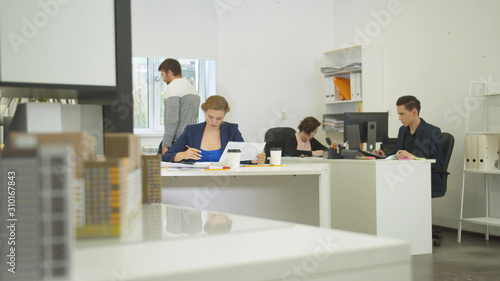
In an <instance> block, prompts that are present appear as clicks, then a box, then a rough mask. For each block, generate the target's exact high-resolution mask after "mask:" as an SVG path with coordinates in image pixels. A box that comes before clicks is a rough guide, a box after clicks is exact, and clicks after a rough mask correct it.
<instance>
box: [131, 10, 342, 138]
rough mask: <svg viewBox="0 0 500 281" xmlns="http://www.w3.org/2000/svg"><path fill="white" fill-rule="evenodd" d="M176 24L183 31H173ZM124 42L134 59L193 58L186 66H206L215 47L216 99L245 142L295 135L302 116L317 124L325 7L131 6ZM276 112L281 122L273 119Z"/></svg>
mask: <svg viewBox="0 0 500 281" xmlns="http://www.w3.org/2000/svg"><path fill="white" fill-rule="evenodd" d="M214 3H216V4H217V5H215V6H214ZM195 8H196V9H195ZM193 9H194V11H191V10H193ZM179 22H190V25H189V26H187V27H186V26H184V27H182V26H179V25H175V24H173V23H179ZM214 28H216V31H215V32H214ZM198 29H200V30H202V31H203V32H201V33H208V34H210V36H209V38H207V37H206V36H202V37H200V38H196V36H197V34H198V35H199V34H201V33H200V32H199V30H198ZM132 40H133V50H132V52H133V55H134V56H157V57H169V56H171V57H182V56H184V57H185V56H187V55H188V54H189V53H195V54H196V56H192V57H193V58H211V55H210V52H211V51H212V50H213V48H214V46H216V60H217V62H216V64H217V71H216V72H217V75H216V77H217V93H218V94H220V95H223V96H224V97H225V98H226V99H227V100H228V102H229V105H230V106H231V112H229V113H228V115H227V116H226V120H227V121H229V122H235V123H238V124H239V125H240V130H241V131H242V134H243V137H244V138H245V140H247V141H263V140H264V133H265V131H266V130H267V129H268V128H270V127H277V126H290V127H293V128H296V127H297V126H298V123H299V122H300V120H301V119H302V118H304V117H306V116H309V115H312V116H315V117H316V118H318V119H319V120H321V116H322V113H323V104H322V103H323V99H322V92H323V88H322V87H323V80H322V76H321V73H320V70H319V69H320V67H321V66H323V63H322V61H323V53H324V52H325V51H330V50H333V0H315V1H314V4H312V3H311V2H309V1H303V0H287V1H269V0H252V1H243V0H242V1H229V0H220V1H212V0H191V1H185V0H183V1H182V3H181V1H180V0H168V1H166V0H133V1H132ZM182 46H185V47H184V48H183V47H182ZM183 50H189V51H185V52H184V53H182V52H183ZM282 111H285V112H286V115H287V119H286V120H280V119H279V117H280V112H282ZM323 136H324V133H323V132H321V131H320V132H319V133H318V136H317V138H318V139H320V140H323V139H324V137H323ZM159 141H160V138H158V137H157V138H145V137H144V138H142V145H143V146H157V144H158V143H159Z"/></svg>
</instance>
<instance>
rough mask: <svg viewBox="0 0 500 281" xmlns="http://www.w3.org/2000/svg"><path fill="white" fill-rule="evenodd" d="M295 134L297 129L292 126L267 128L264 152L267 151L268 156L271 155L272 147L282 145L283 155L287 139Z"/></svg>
mask: <svg viewBox="0 0 500 281" xmlns="http://www.w3.org/2000/svg"><path fill="white" fill-rule="evenodd" d="M294 134H295V130H294V129H292V128H290V127H275V128H271V129H269V130H267V131H266V134H265V135H264V141H265V142H266V146H264V152H265V153H266V158H267V157H269V156H270V152H269V149H270V148H271V147H281V156H283V151H284V150H285V143H286V139H287V138H288V137H289V136H291V135H294ZM266 163H267V160H266Z"/></svg>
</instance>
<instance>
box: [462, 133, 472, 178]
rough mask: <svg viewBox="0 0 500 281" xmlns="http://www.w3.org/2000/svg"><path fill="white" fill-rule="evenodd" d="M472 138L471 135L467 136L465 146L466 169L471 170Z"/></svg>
mask: <svg viewBox="0 0 500 281" xmlns="http://www.w3.org/2000/svg"><path fill="white" fill-rule="evenodd" d="M472 137H473V136H471V135H466V136H465V141H464V146H465V159H464V161H465V169H466V170H470V169H471V167H472V154H471V153H472V151H471V150H472Z"/></svg>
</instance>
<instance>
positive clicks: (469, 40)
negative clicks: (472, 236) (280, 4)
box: [333, 0, 500, 235]
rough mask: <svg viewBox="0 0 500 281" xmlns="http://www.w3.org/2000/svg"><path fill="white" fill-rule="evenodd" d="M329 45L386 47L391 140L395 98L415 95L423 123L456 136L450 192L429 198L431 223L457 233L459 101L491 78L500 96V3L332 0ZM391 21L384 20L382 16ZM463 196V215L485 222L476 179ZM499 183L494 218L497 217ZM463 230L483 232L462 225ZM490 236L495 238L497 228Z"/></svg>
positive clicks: (460, 160) (461, 107)
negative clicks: (471, 84) (474, 83)
mask: <svg viewBox="0 0 500 281" xmlns="http://www.w3.org/2000/svg"><path fill="white" fill-rule="evenodd" d="M334 2H335V4H334V7H335V12H334V27H335V28H334V33H333V34H334V40H335V47H336V48H340V47H343V46H345V45H357V44H360V43H361V44H375V43H376V44H382V45H383V48H384V89H385V93H384V95H385V96H384V101H385V107H386V109H389V110H390V113H391V115H390V119H391V121H390V135H392V136H393V137H395V136H396V135H397V128H398V127H399V126H400V122H399V121H398V120H397V115H396V112H395V109H396V106H395V102H396V99H397V98H398V97H399V96H402V95H407V94H410V95H415V96H417V97H418V98H419V100H420V101H421V103H422V111H421V117H422V118H424V119H425V120H426V121H427V122H430V123H432V124H434V125H437V126H439V127H441V129H442V131H444V132H450V133H451V134H453V135H454V136H455V141H456V143H455V149H454V152H453V156H452V158H451V163H450V167H449V170H450V172H451V175H450V177H449V182H448V193H447V194H446V196H445V197H443V198H440V199H433V220H434V223H436V224H440V225H444V226H447V227H453V228H457V227H458V217H459V212H460V209H459V206H460V192H461V186H462V171H463V156H464V153H463V151H464V146H463V140H464V135H465V124H466V123H465V119H464V117H463V116H464V115H463V112H464V103H465V102H466V97H467V95H468V92H469V82H470V81H471V80H487V81H488V80H489V82H490V86H492V88H494V89H492V90H494V91H497V92H498V91H500V63H499V62H500V52H499V50H500V33H498V26H500V18H499V17H498V11H499V10H500V2H498V1H495V0H480V1H453V0H441V1H431V0H425V1H424V0H422V1H411V0H404V1H403V0H401V1H397V0H394V1H393V0H376V1H374V0H359V1H345V0H335V1H334ZM388 15H390V17H389V16H388ZM473 182H474V183H476V184H475V188H471V189H470V191H468V192H467V193H466V196H467V198H468V201H466V210H467V212H466V213H465V214H466V215H467V216H483V215H484V212H483V210H484V209H483V206H484V202H483V200H482V198H483V197H482V194H483V188H482V186H481V179H478V178H475V179H473V180H471V181H468V183H470V184H472V185H474V183H473ZM499 198H500V190H498V185H497V187H496V191H495V192H494V198H493V200H494V201H495V202H496V204H497V205H498V206H497V207H492V214H493V215H494V216H497V217H500V204H499V203H500V200H498V199H499ZM466 229H468V230H474V231H480V232H482V231H484V227H481V226H472V225H467V226H466ZM493 233H494V234H497V235H498V233H500V232H499V231H498V229H494V230H493Z"/></svg>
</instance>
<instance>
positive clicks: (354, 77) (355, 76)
mask: <svg viewBox="0 0 500 281" xmlns="http://www.w3.org/2000/svg"><path fill="white" fill-rule="evenodd" d="M350 80H351V100H361V72H354V73H351V74H350Z"/></svg>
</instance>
